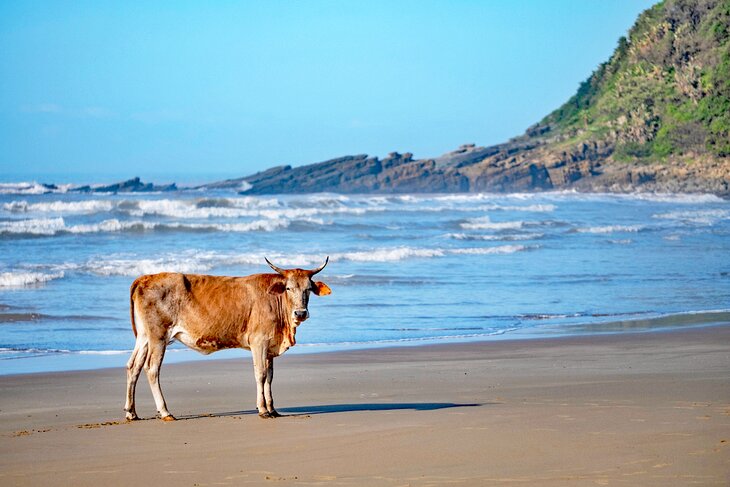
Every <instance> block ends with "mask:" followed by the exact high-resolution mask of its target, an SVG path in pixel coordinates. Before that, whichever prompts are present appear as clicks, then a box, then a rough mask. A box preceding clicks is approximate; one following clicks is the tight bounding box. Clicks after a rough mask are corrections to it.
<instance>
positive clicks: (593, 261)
mask: <svg viewBox="0 0 730 487" xmlns="http://www.w3.org/2000/svg"><path fill="white" fill-rule="evenodd" d="M326 256H329V257H330V263H329V265H328V266H327V268H326V269H325V270H324V271H323V272H322V273H321V274H320V276H321V277H320V278H321V280H323V281H325V282H326V283H327V284H328V285H329V286H330V287H331V288H332V290H333V293H332V294H331V295H330V296H326V297H321V298H320V297H312V300H311V301H310V314H311V318H310V319H309V320H308V321H307V322H306V323H304V324H303V325H302V326H301V327H300V328H299V330H298V333H297V341H298V344H297V346H296V347H294V348H293V349H292V350H291V351H290V352H288V353H314V352H321V351H328V350H342V349H354V348H368V347H386V346H406V345H417V344H425V343H444V342H453V341H471V340H500V339H505V338H532V337H549V336H564V335H580V334H596V333H634V332H644V331H650V330H660V329H672V328H679V327H689V326H709V325H712V324H717V323H723V322H724V323H727V322H728V321H730V258H729V256H730V202H728V201H726V200H722V199H720V198H718V197H715V196H712V195H680V194H628V195H619V194H581V193H576V192H552V193H538V194H531V193H530V194H527V193H519V194H432V195H421V194H419V195H347V196H345V195H338V194H308V195H272V196H246V195H241V194H237V193H236V192H233V191H230V192H225V191H195V190H181V191H177V192H166V193H155V194H131V193H130V194H78V193H73V192H70V191H68V187H64V186H61V187H58V188H57V189H54V190H52V191H50V192H49V191H48V189H47V188H46V187H43V186H40V185H37V184H33V183H27V184H16V183H3V184H0V374H11V373H25V372H37V371H54V370H74V369H89V368H98V367H107V366H123V365H124V363H125V362H126V360H127V358H128V355H129V352H130V351H131V349H132V347H133V345H134V337H133V334H132V330H131V327H130V323H129V286H130V284H131V283H132V281H133V280H134V279H135V278H136V277H137V276H139V275H142V274H147V273H155V272H162V271H178V272H186V273H206V274H220V275H246V274H252V273H259V272H268V271H269V268H268V267H267V266H266V264H265V262H264V257H268V258H269V259H270V260H272V261H273V262H274V263H275V264H277V265H279V266H281V267H315V266H318V265H319V264H321V263H322V261H323V260H324V258H325V257H326ZM169 350H170V351H169V353H168V355H167V357H166V359H165V360H166V362H170V361H181V360H194V359H198V358H200V357H202V356H200V355H198V354H197V353H196V352H192V351H189V350H187V349H185V348H184V347H183V346H181V345H179V344H175V345H171V347H170V348H169ZM231 357H249V353H248V352H246V351H242V350H231V351H224V352H219V353H217V354H214V355H212V356H209V357H207V358H206V360H211V359H215V358H231Z"/></svg>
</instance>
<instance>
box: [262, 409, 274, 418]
mask: <svg viewBox="0 0 730 487" xmlns="http://www.w3.org/2000/svg"><path fill="white" fill-rule="evenodd" d="M273 417H274V416H272V415H271V413H270V412H268V411H264V412H263V413H259V418H262V419H271V418H273Z"/></svg>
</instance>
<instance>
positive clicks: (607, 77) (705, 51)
mask: <svg viewBox="0 0 730 487" xmlns="http://www.w3.org/2000/svg"><path fill="white" fill-rule="evenodd" d="M540 124H541V125H550V126H553V127H554V128H555V130H556V131H559V132H561V133H562V134H564V135H566V136H568V139H567V140H566V142H582V141H598V140H603V141H606V142H610V143H613V144H615V152H614V158H615V159H617V160H630V159H648V160H663V159H665V158H667V157H668V156H672V155H674V156H678V155H688V154H690V155H697V154H710V155H712V156H718V157H727V156H728V155H730V0H665V1H663V2H660V3H658V4H657V5H655V6H654V7H652V8H650V9H649V10H647V11H645V12H644V13H643V14H641V16H640V17H639V19H638V20H637V21H636V24H635V25H634V26H633V27H632V29H631V30H630V31H629V35H628V39H627V38H626V37H622V38H621V39H619V43H618V47H617V48H616V51H615V52H614V54H613V56H612V57H611V59H610V60H608V61H607V62H605V63H603V64H601V65H600V66H599V67H598V69H597V70H596V71H595V72H594V73H593V75H592V76H591V77H590V78H588V79H587V80H586V81H584V82H583V83H582V84H581V85H580V88H579V89H578V92H577V93H576V94H575V95H574V96H573V97H572V98H571V99H570V100H568V101H567V102H566V103H565V104H564V105H563V106H561V107H560V108H558V109H557V110H555V111H554V112H553V113H551V114H550V115H548V116H547V117H546V118H545V119H544V120H543V121H542V122H540Z"/></svg>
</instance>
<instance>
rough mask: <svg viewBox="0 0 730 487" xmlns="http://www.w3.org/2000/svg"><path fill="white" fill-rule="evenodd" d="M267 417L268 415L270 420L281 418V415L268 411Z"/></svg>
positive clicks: (274, 411)
mask: <svg viewBox="0 0 730 487" xmlns="http://www.w3.org/2000/svg"><path fill="white" fill-rule="evenodd" d="M269 415H270V416H271V417H272V418H281V414H279V413H278V412H277V411H276V410H273V411H269Z"/></svg>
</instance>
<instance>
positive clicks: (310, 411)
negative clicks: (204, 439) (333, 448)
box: [178, 402, 484, 420]
mask: <svg viewBox="0 0 730 487" xmlns="http://www.w3.org/2000/svg"><path fill="white" fill-rule="evenodd" d="M483 405H484V404H475V403H469V404H459V403H453V402H396V403H356V404H319V405H313V406H297V407H288V408H277V411H278V412H279V414H281V416H282V417H287V416H289V417H295V416H311V415H315V414H334V413H352V412H362V411H375V412H383V411H403V410H413V411H435V410H437V409H452V408H468V407H477V406H483ZM255 414H258V411H257V410H255V409H248V410H245V411H229V412H221V413H209V414H191V415H183V416H178V419H184V420H186V419H200V418H221V417H227V416H246V415H255Z"/></svg>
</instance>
